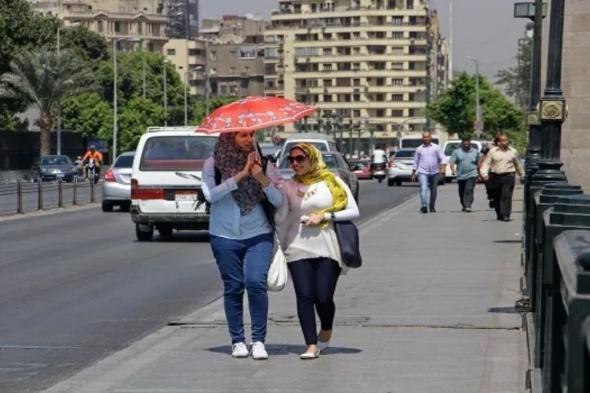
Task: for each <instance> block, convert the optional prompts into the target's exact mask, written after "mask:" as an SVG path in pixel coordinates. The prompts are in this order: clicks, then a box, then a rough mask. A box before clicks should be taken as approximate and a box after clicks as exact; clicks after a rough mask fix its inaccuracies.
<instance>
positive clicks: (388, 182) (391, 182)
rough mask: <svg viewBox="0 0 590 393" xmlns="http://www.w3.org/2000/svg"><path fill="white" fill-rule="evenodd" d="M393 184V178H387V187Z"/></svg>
mask: <svg viewBox="0 0 590 393" xmlns="http://www.w3.org/2000/svg"><path fill="white" fill-rule="evenodd" d="M394 184H395V183H394V181H393V179H387V185H388V186H389V187H393V185H394Z"/></svg>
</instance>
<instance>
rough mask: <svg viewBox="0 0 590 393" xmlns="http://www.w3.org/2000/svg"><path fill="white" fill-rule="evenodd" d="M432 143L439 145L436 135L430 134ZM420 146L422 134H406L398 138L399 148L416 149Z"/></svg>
mask: <svg viewBox="0 0 590 393" xmlns="http://www.w3.org/2000/svg"><path fill="white" fill-rule="evenodd" d="M432 143H434V144H435V145H440V139H439V138H438V136H436V135H432ZM420 146H422V134H416V135H406V136H402V137H401V138H400V139H399V144H398V148H399V149H417V148H418V147H420Z"/></svg>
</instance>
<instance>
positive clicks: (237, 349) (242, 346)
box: [231, 342, 250, 358]
mask: <svg viewBox="0 0 590 393" xmlns="http://www.w3.org/2000/svg"><path fill="white" fill-rule="evenodd" d="M231 355H232V356H233V357H235V358H247V357H248V356H249V355H250V352H248V347H247V346H246V343H243V342H241V343H235V344H234V345H232V346H231Z"/></svg>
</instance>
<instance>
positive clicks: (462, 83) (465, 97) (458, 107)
mask: <svg viewBox="0 0 590 393" xmlns="http://www.w3.org/2000/svg"><path fill="white" fill-rule="evenodd" d="M479 89H480V105H481V108H482V114H483V122H484V125H485V132H484V133H483V136H484V137H486V138H489V139H491V138H493V136H494V134H495V133H496V132H497V131H508V130H520V129H521V126H522V118H523V114H522V112H521V110H520V109H519V108H518V107H517V106H515V105H514V104H512V103H511V102H509V101H508V100H507V99H506V97H505V96H504V95H503V94H502V92H500V91H499V90H498V89H496V88H494V87H493V86H492V85H491V84H490V83H489V81H488V80H487V79H486V78H485V77H483V76H481V75H480V76H479ZM475 97H476V94H475V76H474V75H468V74H467V73H462V74H460V75H459V76H458V77H457V78H455V79H454V80H453V83H452V85H451V87H450V88H449V89H447V91H445V92H444V93H443V94H441V95H440V97H439V98H438V99H437V100H436V101H434V102H432V103H431V104H429V105H428V106H427V108H426V111H427V114H428V116H429V117H430V118H432V119H434V120H435V121H437V122H439V123H440V124H442V125H443V126H445V127H446V128H447V130H448V131H449V133H457V134H458V136H459V137H460V138H462V137H464V136H469V135H472V133H473V122H474V121H475V118H476V114H475V108H476V103H475ZM520 132H524V131H523V130H521V131H520Z"/></svg>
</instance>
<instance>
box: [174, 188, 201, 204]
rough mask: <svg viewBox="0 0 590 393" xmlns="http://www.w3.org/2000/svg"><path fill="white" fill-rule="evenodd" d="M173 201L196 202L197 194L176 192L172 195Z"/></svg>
mask: <svg viewBox="0 0 590 393" xmlns="http://www.w3.org/2000/svg"><path fill="white" fill-rule="evenodd" d="M174 199H175V200H176V201H177V202H182V201H191V202H192V201H196V200H197V193H196V192H194V191H176V194H175V195H174Z"/></svg>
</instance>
